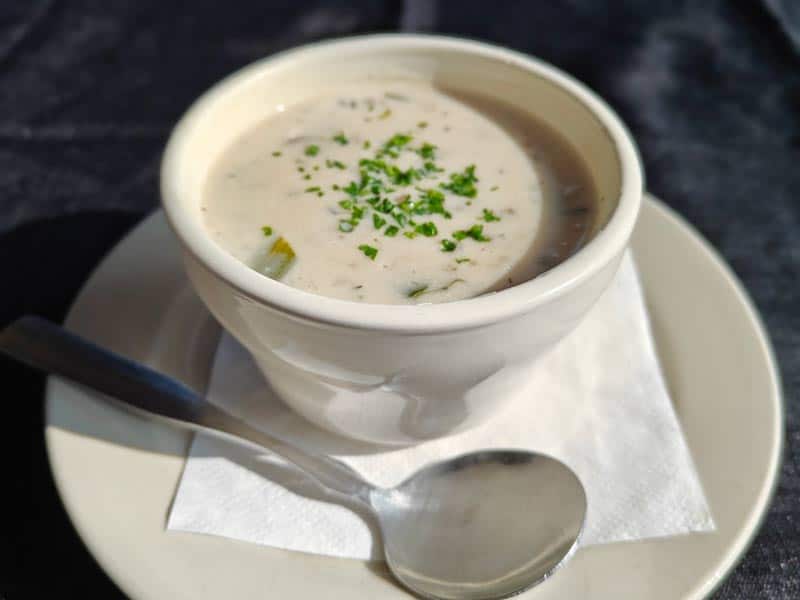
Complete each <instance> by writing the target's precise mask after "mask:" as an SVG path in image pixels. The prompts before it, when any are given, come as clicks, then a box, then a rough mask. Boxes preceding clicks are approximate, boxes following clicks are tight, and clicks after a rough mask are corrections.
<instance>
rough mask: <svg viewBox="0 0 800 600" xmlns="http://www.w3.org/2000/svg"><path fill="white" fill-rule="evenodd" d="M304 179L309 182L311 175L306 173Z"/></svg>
mask: <svg viewBox="0 0 800 600" xmlns="http://www.w3.org/2000/svg"><path fill="white" fill-rule="evenodd" d="M303 179H304V180H306V181H308V180H309V179H311V175H310V174H309V173H306V174H305V175H303Z"/></svg>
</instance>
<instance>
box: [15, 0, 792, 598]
mask: <svg viewBox="0 0 800 600" xmlns="http://www.w3.org/2000/svg"><path fill="white" fill-rule="evenodd" d="M230 6H235V10H231V11H228V12H224V11H221V10H220V8H219V7H220V4H219V3H214V2H200V1H196V2H193V3H190V4H188V5H183V4H182V3H165V2H159V1H157V0H139V1H138V2H135V3H133V2H125V1H124V0H115V1H105V2H100V1H90V0H73V1H71V2H69V3H67V2H57V1H56V0H52V1H47V0H43V1H34V0H29V1H25V0H22V1H17V2H13V1H11V0H6V1H5V2H3V3H2V5H0V273H2V274H3V284H2V286H0V326H2V325H4V324H6V323H8V322H9V321H11V320H12V319H14V318H15V317H17V316H19V315H21V314H24V313H37V314H40V315H44V316H46V317H49V318H51V319H55V320H61V319H63V317H64V315H65V313H66V311H67V308H68V307H69V304H70V303H71V301H72V299H73V298H74V297H75V294H76V293H77V291H78V290H79V289H80V286H81V285H82V283H83V282H84V280H85V279H86V277H87V276H88V274H89V272H90V271H91V269H92V268H93V267H94V266H95V265H96V264H97V262H98V261H99V260H100V258H101V257H102V256H103V255H104V254H105V253H106V252H107V251H108V250H109V249H110V248H111V247H112V246H113V245H114V243H115V242H117V241H118V240H119V239H120V238H121V237H122V236H123V235H124V234H125V233H126V232H127V231H128V230H129V229H130V228H131V227H132V226H133V225H134V224H135V223H137V222H138V221H139V220H140V219H141V218H142V216H143V215H144V214H146V213H147V212H149V211H150V210H152V209H153V208H154V207H155V206H156V205H157V203H158V191H157V177H158V165H159V159H160V154H161V150H162V147H163V145H164V142H165V140H166V137H167V135H168V133H169V130H170V127H171V126H172V125H173V124H174V123H175V121H176V120H177V119H178V117H179V116H180V114H181V113H182V111H183V110H184V109H185V108H186V107H187V106H188V104H189V103H190V102H191V101H192V99H193V98H195V97H196V96H197V95H198V94H199V93H201V92H202V91H203V90H204V89H206V88H207V87H208V86H209V85H211V84H212V83H213V82H215V81H217V80H218V79H219V78H221V77H222V76H224V75H225V74H227V73H229V72H231V71H232V70H234V69H236V68H238V67H240V66H242V65H245V64H247V63H249V62H251V61H253V60H255V59H257V58H260V57H262V56H265V55H268V54H270V53H272V52H275V51H278V50H281V49H284V48H287V47H290V46H293V45H297V44H300V43H303V42H306V41H310V40H316V39H322V38H325V37H331V36H338V35H348V34H353V33H364V32H374V31H396V30H406V31H432V32H440V33H446V34H452V35H460V36H466V37H473V38H478V39H482V40H486V41H490V42H494V43H498V44H502V45H506V46H510V47H513V48H516V49H518V50H521V51H523V52H528V53H530V54H533V55H536V56H538V57H540V58H543V59H544V60H547V61H549V62H552V63H553V64H555V65H557V66H559V67H561V68H563V69H565V70H566V71H568V72H570V73H572V74H573V75H575V76H576V77H578V78H579V79H581V80H582V81H584V82H585V83H587V84H588V85H589V86H590V87H592V88H594V89H595V90H596V91H597V92H598V93H600V95H602V96H603V97H605V98H606V99H607V100H608V101H609V102H610V103H611V104H612V105H613V106H614V107H615V108H616V109H617V111H618V112H619V113H620V115H621V116H622V118H623V119H624V120H625V121H626V122H627V123H628V125H629V126H630V128H631V130H632V132H633V134H634V136H635V138H636V139H637V140H638V142H639V145H640V148H641V151H642V156H643V158H644V162H645V168H646V172H647V178H648V188H649V189H650V190H651V191H653V192H654V193H655V194H656V195H658V196H659V197H661V198H663V199H664V200H665V201H666V202H667V203H668V204H669V205H670V206H672V207H673V208H674V209H676V210H677V211H678V212H680V213H681V214H683V215H684V216H685V217H686V218H687V219H688V220H689V221H690V222H691V223H693V224H694V225H695V226H696V227H697V228H698V229H699V230H700V231H701V232H702V233H703V235H705V236H706V237H707V238H708V239H709V240H710V241H711V243H712V244H713V245H714V246H715V247H717V248H718V249H719V250H720V252H721V253H722V254H723V255H724V257H725V258H726V259H727V261H728V262H729V263H730V264H731V266H732V267H733V269H734V271H736V273H737V274H738V276H739V277H740V278H741V280H742V281H743V282H744V284H745V286H746V287H747V289H748V290H749V291H750V293H751V294H752V296H753V298H754V301H755V303H756V305H757V307H758V308H759V310H760V311H761V313H762V315H763V318H764V321H765V323H766V326H767V329H768V330H769V333H770V335H771V337H772V340H773V343H774V346H775V350H776V353H777V356H778V360H779V362H780V366H781V372H782V376H783V382H784V389H785V393H786V408H787V447H786V453H785V462H784V465H783V472H782V477H781V483H780V486H779V489H778V492H777V496H776V498H775V501H774V503H773V506H772V509H771V510H770V513H769V515H768V517H767V519H766V521H765V523H764V526H763V529H762V531H761V533H760V534H759V536H758V538H757V539H756V541H755V542H754V544H753V546H752V548H751V549H750V551H749V552H748V554H747V556H746V558H745V559H744V561H743V562H742V563H741V565H740V566H739V567H738V568H737V569H736V571H735V572H734V573H733V574H732V576H731V577H730V578H729V580H728V581H727V582H726V583H725V584H724V585H723V587H722V588H721V589H720V590H719V591H718V592H717V594H716V596H715V598H719V599H736V600H738V599H748V600H749V599H752V598H767V599H770V600H771V599H781V600H782V599H789V598H797V597H800V308H798V307H800V285H798V283H799V282H800V197H798V194H799V193H800V3H797V2H795V1H794V0H763V1H762V2H753V1H752V0H750V1H748V0H714V1H707V2H689V1H688V0H687V1H678V2H676V1H674V0H673V1H654V0H651V1H649V2H639V3H635V2H625V3H622V2H617V3H597V2H593V1H591V0H583V1H578V0H572V1H568V0H564V1H559V2H548V3H530V2H524V1H523V0H520V1H511V0H507V1H506V2H502V3H499V2H495V3H491V6H490V5H489V4H488V3H485V2H482V1H481V0H470V1H464V0H462V1H461V2H458V3H455V2H445V1H444V0H439V1H438V2H435V1H432V0H406V1H405V2H403V1H401V0H393V1H389V0H386V1H383V2H378V1H376V0H350V1H337V2H330V1H323V0H316V1H315V0H305V1H302V2H301V1H299V0H276V1H272V2H266V1H260V2H256V1H241V2H238V3H235V4H234V3H232V4H231V5H230ZM0 380H1V381H3V382H4V383H5V384H6V385H7V386H8V385H10V389H11V391H12V394H10V395H7V399H8V400H11V401H12V402H7V404H6V406H12V407H13V408H12V409H11V410H12V414H11V415H9V414H7V413H6V415H5V417H4V422H5V423H6V424H7V425H6V427H5V429H4V435H3V436H0V449H2V451H3V455H4V456H6V457H10V458H11V460H7V461H6V462H7V464H8V465H9V466H8V467H7V468H10V473H8V472H7V474H6V478H5V486H4V493H3V500H2V502H3V508H4V509H5V511H4V514H5V515H6V522H5V525H4V535H3V536H0V565H2V568H0V598H1V599H3V600H13V599H16V598H41V597H51V596H52V597H55V596H56V594H59V595H60V596H65V597H72V596H77V594H79V593H80V594H82V595H87V596H91V597H94V596H97V597H102V598H109V599H111V598H122V597H123V596H122V594H121V592H119V591H118V590H117V588H116V587H115V586H114V584H113V583H112V582H111V581H109V580H108V578H107V577H106V576H105V575H104V574H103V573H102V572H101V571H100V570H99V569H98V568H97V566H96V565H95V563H94V561H93V559H92V558H91V557H90V556H89V554H88V552H87V551H86V550H85V548H84V547H83V546H82V544H81V542H80V540H79V539H78V538H77V536H76V534H75V532H74V530H73V529H72V527H71V525H70V524H69V521H68V518H67V516H66V514H65V513H64V510H63V508H62V507H61V505H60V503H59V500H58V497H57V494H56V492H55V488H54V486H53V483H52V479H51V476H50V473H49V468H48V465H47V460H46V456H45V451H44V442H43V437H42V423H43V415H42V403H41V399H42V395H43V378H42V377H41V376H39V375H37V374H35V373H33V372H32V371H30V370H28V369H25V368H22V367H18V366H17V365H15V364H12V363H11V362H10V361H8V360H4V359H0ZM753 401H754V402H758V401H759V399H758V398H754V399H753ZM9 423H14V425H13V427H11V426H9V425H8V424H9ZM742 443H747V440H742ZM51 565H58V567H59V568H58V576H57V577H47V575H46V573H47V571H46V570H45V569H43V568H42V567H43V566H44V567H46V568H47V567H50V566H51Z"/></svg>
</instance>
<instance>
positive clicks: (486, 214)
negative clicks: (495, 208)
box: [483, 208, 500, 223]
mask: <svg viewBox="0 0 800 600" xmlns="http://www.w3.org/2000/svg"><path fill="white" fill-rule="evenodd" d="M483 220H484V221H486V222H487V223H491V222H492V221H499V220H500V217H498V216H497V215H496V214H494V213H493V212H492V211H491V210H489V209H488V208H484V209H483Z"/></svg>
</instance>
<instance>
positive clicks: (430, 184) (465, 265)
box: [202, 81, 596, 304]
mask: <svg viewBox="0 0 800 600" xmlns="http://www.w3.org/2000/svg"><path fill="white" fill-rule="evenodd" d="M278 109H279V110H278V113H277V114H275V115H273V116H271V117H270V118H268V119H266V120H264V121H263V122H262V123H260V124H259V125H257V126H256V127H254V128H252V129H250V130H249V131H247V132H246V134H245V135H243V136H241V137H240V138H239V139H238V140H236V141H235V142H234V143H233V144H232V145H231V146H230V147H229V148H227V149H226V150H225V151H224V152H223V153H222V155H221V156H220V158H219V159H218V160H217V161H216V163H215V164H214V166H213V168H212V169H211V171H210V173H209V176H208V180H207V182H206V185H205V188H204V192H203V198H202V210H203V211H204V212H203V214H204V220H205V224H206V227H207V229H208V231H209V233H210V235H211V236H212V237H213V238H214V239H215V240H216V241H217V243H219V244H220V245H221V246H222V247H223V248H225V249H226V250H227V251H228V252H229V253H231V254H232V255H233V256H235V257H236V258H237V259H239V260H241V261H242V262H244V263H246V264H247V265H249V266H251V267H252V268H254V269H256V270H258V271H260V272H261V273H263V274H264V275H266V276H269V277H273V278H274V279H279V280H280V281H282V282H283V283H285V284H287V285H290V286H293V287H296V288H299V289H302V290H306V291H309V292H312V293H315V294H321V295H324V296H331V297H336V298H342V299H347V300H355V301H362V302H371V303H381V304H418V303H425V302H445V301H450V300H458V299H462V298H468V297H471V296H476V295H479V294H482V293H486V292H489V291H496V290H501V289H503V288H506V287H509V286H512V285H515V284H517V283H520V282H523V281H526V280H528V279H530V278H532V277H535V276H536V275H538V274H539V273H541V272H543V271H545V270H547V269H548V268H550V267H552V266H554V265H555V264H558V263H559V262H561V261H562V260H564V259H565V258H567V257H568V256H570V255H571V254H572V253H574V252H575V251H576V250H577V249H578V248H579V247H580V246H581V245H582V244H583V243H584V242H585V240H586V238H587V237H588V235H589V234H590V232H591V230H592V228H593V224H594V219H595V214H596V192H595V189H594V186H593V183H592V181H591V177H590V176H589V173H588V170H587V169H586V167H585V165H584V163H583V161H582V159H581V158H580V157H579V156H578V154H577V153H576V152H575V151H574V149H573V148H571V147H570V145H569V144H568V143H567V142H566V141H565V140H563V139H562V138H561V137H560V136H559V135H558V134H557V133H556V132H554V131H553V130H552V129H551V128H549V127H547V126H546V125H544V124H542V123H540V122H538V121H537V120H535V119H534V118H533V117H531V116H530V115H527V114H523V113H521V112H519V111H516V110H514V109H511V108H510V107H506V106H504V105H502V104H500V103H497V102H494V101H489V100H486V99H484V98H479V97H471V96H465V95H463V94H459V93H457V92H451V91H447V90H441V89H437V88H434V87H432V86H431V85H428V84H423V83H412V82H408V81H403V82H399V81H397V82H393V81H386V82H375V81H373V82H365V83H363V84H354V85H348V86H343V87H341V88H336V89H331V90H329V91H327V92H326V93H323V94H321V95H319V96H317V97H314V98H312V99H309V100H307V101H305V102H302V103H300V104H297V105H294V106H289V107H278Z"/></svg>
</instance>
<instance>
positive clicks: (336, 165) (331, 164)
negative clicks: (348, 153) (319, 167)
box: [325, 159, 347, 169]
mask: <svg viewBox="0 0 800 600" xmlns="http://www.w3.org/2000/svg"><path fill="white" fill-rule="evenodd" d="M325 166H326V167H328V168H329V169H346V168H347V165H346V164H344V163H343V162H342V161H340V160H330V159H328V160H326V161H325Z"/></svg>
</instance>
